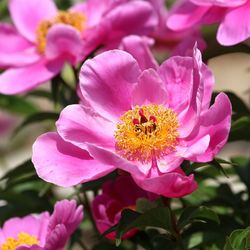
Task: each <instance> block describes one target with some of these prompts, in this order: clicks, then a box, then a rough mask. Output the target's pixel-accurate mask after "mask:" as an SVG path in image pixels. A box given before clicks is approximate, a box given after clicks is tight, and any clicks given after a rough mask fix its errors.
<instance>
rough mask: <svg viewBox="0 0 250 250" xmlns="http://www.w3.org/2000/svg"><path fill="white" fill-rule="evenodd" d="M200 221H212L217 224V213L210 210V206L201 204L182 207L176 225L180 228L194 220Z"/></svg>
mask: <svg viewBox="0 0 250 250" xmlns="http://www.w3.org/2000/svg"><path fill="white" fill-rule="evenodd" d="M197 220H198V221H202V222H207V221H213V222H216V223H218V224H219V222H220V221H219V217H218V215H217V214H216V213H215V212H214V211H213V210H211V209H210V208H207V207H204V206H201V207H198V208H197V207H187V208H185V209H184V211H183V212H182V214H181V216H180V218H179V220H178V223H177V226H178V227H179V228H180V229H183V228H184V227H185V226H187V225H188V224H191V223H192V222H194V221H197Z"/></svg>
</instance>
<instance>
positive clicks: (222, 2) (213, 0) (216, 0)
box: [189, 0, 248, 7]
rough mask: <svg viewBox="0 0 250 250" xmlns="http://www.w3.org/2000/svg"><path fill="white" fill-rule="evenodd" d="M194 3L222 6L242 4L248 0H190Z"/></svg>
mask: <svg viewBox="0 0 250 250" xmlns="http://www.w3.org/2000/svg"><path fill="white" fill-rule="evenodd" d="M189 1H191V2H192V3H194V4H197V5H204V6H211V5H215V6H221V7H235V6H240V5H242V4H244V3H246V2H247V1H248V0H202V1H200V0H189Z"/></svg>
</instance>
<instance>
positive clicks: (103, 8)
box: [71, 0, 120, 27]
mask: <svg viewBox="0 0 250 250" xmlns="http://www.w3.org/2000/svg"><path fill="white" fill-rule="evenodd" d="M116 2H117V3H119V2H120V0H119V1H110V0H102V1H100V0H88V1H86V2H84V3H79V4H76V5H75V6H73V7H72V8H71V10H72V11H77V12H82V13H84V14H85V15H87V26H88V27H90V26H91V27H93V26H95V25H98V24H99V23H100V21H101V19H102V18H103V16H104V15H105V14H106V13H107V11H109V10H110V9H112V8H114V7H115V5H116Z"/></svg>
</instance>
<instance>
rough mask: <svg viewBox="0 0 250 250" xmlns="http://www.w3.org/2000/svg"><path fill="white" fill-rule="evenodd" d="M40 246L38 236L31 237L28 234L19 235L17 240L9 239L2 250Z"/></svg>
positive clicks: (2, 246)
mask: <svg viewBox="0 0 250 250" xmlns="http://www.w3.org/2000/svg"><path fill="white" fill-rule="evenodd" d="M34 244H39V241H38V240H37V238H36V236H31V235H29V234H27V233H23V232H22V233H19V234H18V235H17V239H15V238H12V237H9V238H7V240H6V242H5V243H4V244H2V245H1V249H2V250H15V249H16V248H17V247H18V246H20V245H29V246H32V245H34Z"/></svg>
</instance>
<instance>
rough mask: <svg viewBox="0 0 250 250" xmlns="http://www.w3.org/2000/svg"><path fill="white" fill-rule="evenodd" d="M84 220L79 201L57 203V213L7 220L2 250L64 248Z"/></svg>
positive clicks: (2, 232) (0, 239)
mask: <svg viewBox="0 0 250 250" xmlns="http://www.w3.org/2000/svg"><path fill="white" fill-rule="evenodd" d="M82 219H83V207H82V206H78V207H77V205H76V202H75V201H73V200H72V201H68V200H63V201H59V202H57V203H56V205H55V208H54V212H53V214H52V215H51V216H50V215H49V213H48V212H44V213H41V214H39V215H28V216H25V217H23V218H12V219H9V220H7V221H6V222H5V223H4V225H3V227H2V228H1V229H0V249H2V250H29V249H30V250H62V249H64V246H65V244H66V242H67V240H68V239H69V237H70V235H71V234H72V233H73V232H74V231H75V230H76V228H77V227H78V225H79V224H80V223H81V221H82Z"/></svg>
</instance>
